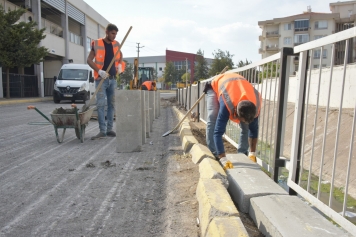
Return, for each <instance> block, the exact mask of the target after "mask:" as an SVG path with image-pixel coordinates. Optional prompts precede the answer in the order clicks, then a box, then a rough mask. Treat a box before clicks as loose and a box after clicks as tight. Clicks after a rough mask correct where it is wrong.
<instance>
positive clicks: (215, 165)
mask: <svg viewBox="0 0 356 237" xmlns="http://www.w3.org/2000/svg"><path fill="white" fill-rule="evenodd" d="M199 173H200V178H202V179H218V180H221V183H222V185H224V187H225V189H226V188H227V187H228V186H229V182H228V179H227V175H226V173H225V171H224V170H223V168H222V167H221V165H220V164H219V162H218V161H216V160H215V159H204V160H203V161H202V162H200V164H199ZM230 199H231V198H230Z"/></svg>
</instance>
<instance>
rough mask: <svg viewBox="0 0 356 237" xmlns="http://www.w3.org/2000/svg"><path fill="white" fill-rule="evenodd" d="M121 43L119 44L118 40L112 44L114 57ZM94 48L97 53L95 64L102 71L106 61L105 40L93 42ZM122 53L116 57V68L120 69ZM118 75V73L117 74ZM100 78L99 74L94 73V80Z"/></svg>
mask: <svg viewBox="0 0 356 237" xmlns="http://www.w3.org/2000/svg"><path fill="white" fill-rule="evenodd" d="M119 46H120V44H119V42H117V41H116V40H114V41H113V42H112V47H113V50H114V55H115V54H116V52H117V51H118V49H119ZM92 47H93V48H94V52H95V58H94V63H95V65H96V66H97V67H98V69H102V68H103V67H104V60H105V46H104V39H103V38H101V39H98V40H94V41H93V42H92ZM120 57H121V55H120V53H118V54H117V55H116V58H115V68H117V67H118V65H119V60H120ZM116 73H117V72H116ZM98 77H99V74H98V72H96V71H94V78H95V79H97V78H98Z"/></svg>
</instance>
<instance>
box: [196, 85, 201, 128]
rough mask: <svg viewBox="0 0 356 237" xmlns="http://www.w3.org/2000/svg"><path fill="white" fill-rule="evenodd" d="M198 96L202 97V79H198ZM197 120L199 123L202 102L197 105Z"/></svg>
mask: <svg viewBox="0 0 356 237" xmlns="http://www.w3.org/2000/svg"><path fill="white" fill-rule="evenodd" d="M197 96H198V98H200V81H198V91H197ZM197 106H198V107H197V121H198V123H199V122H200V102H199V103H198V105H197Z"/></svg>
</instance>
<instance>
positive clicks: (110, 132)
mask: <svg viewBox="0 0 356 237" xmlns="http://www.w3.org/2000/svg"><path fill="white" fill-rule="evenodd" d="M106 136H108V137H116V133H115V132H114V131H112V130H111V131H109V132H107V133H106Z"/></svg>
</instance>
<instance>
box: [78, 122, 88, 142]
mask: <svg viewBox="0 0 356 237" xmlns="http://www.w3.org/2000/svg"><path fill="white" fill-rule="evenodd" d="M85 127H86V125H85V124H83V125H81V130H82V139H80V132H79V129H78V128H75V135H76V136H77V138H78V139H79V140H80V141H81V142H84V135H85Z"/></svg>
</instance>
